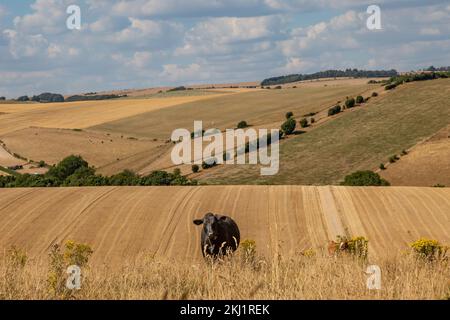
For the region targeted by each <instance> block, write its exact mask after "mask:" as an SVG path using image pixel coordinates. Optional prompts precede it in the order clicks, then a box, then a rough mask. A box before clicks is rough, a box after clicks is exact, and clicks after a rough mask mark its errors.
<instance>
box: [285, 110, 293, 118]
mask: <svg viewBox="0 0 450 320" xmlns="http://www.w3.org/2000/svg"><path fill="white" fill-rule="evenodd" d="M293 116H294V113H293V112H291V111H289V112H288V113H286V119H290V118H292V117H293Z"/></svg>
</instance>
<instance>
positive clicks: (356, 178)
mask: <svg viewBox="0 0 450 320" xmlns="http://www.w3.org/2000/svg"><path fill="white" fill-rule="evenodd" d="M341 185H343V186H389V185H390V183H389V182H388V181H386V180H384V179H382V178H381V177H380V175H379V174H378V173H375V172H373V171H357V172H354V173H352V174H350V175H348V176H346V177H345V179H344V182H342V183H341Z"/></svg>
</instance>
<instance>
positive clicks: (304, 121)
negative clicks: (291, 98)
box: [300, 118, 308, 128]
mask: <svg viewBox="0 0 450 320" xmlns="http://www.w3.org/2000/svg"><path fill="white" fill-rule="evenodd" d="M307 126H308V120H307V119H306V118H303V119H302V120H300V127H302V128H306V127H307Z"/></svg>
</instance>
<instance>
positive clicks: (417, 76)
mask: <svg viewBox="0 0 450 320" xmlns="http://www.w3.org/2000/svg"><path fill="white" fill-rule="evenodd" d="M441 78H443V79H446V78H450V71H446V72H441V71H439V72H429V73H414V74H406V75H402V76H396V77H391V78H390V79H389V81H388V82H387V83H386V86H385V89H386V90H392V89H395V88H396V87H397V86H399V85H402V84H403V83H408V82H414V81H426V80H435V79H441Z"/></svg>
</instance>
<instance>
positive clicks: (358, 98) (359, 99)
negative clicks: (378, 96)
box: [356, 96, 364, 104]
mask: <svg viewBox="0 0 450 320" xmlns="http://www.w3.org/2000/svg"><path fill="white" fill-rule="evenodd" d="M363 102H364V98H363V96H357V97H356V103H358V104H361V103H363Z"/></svg>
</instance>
